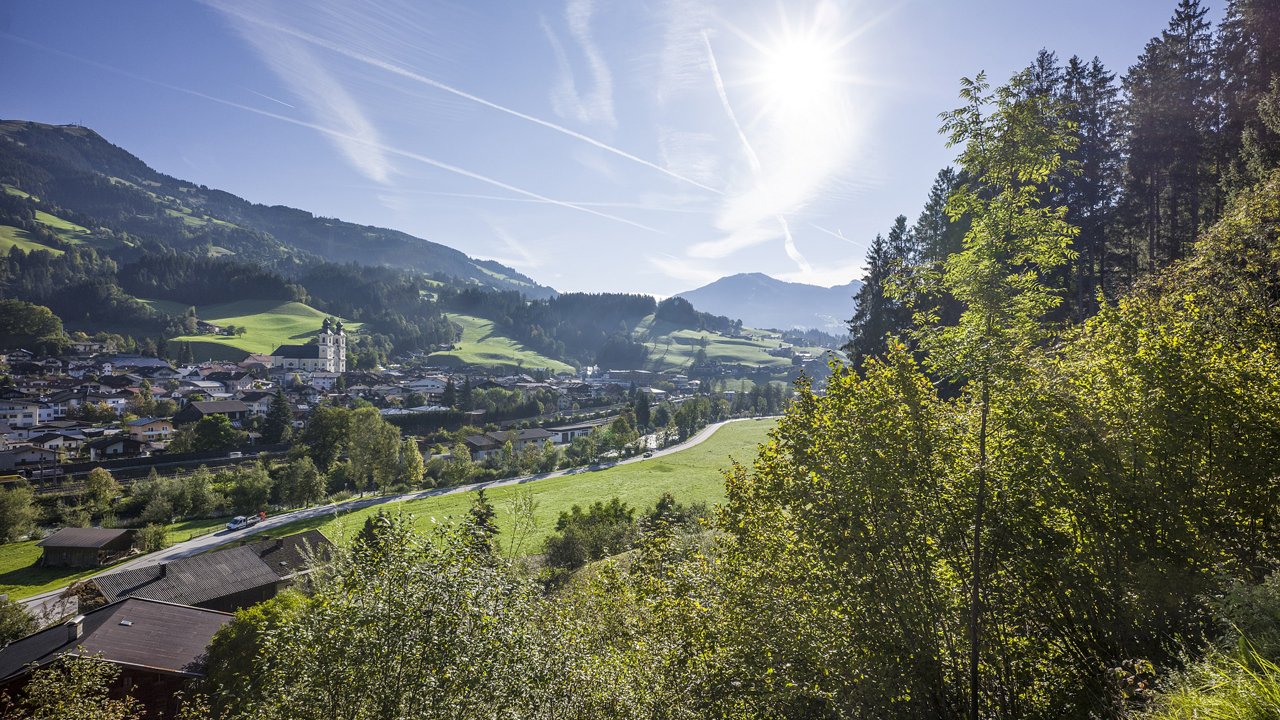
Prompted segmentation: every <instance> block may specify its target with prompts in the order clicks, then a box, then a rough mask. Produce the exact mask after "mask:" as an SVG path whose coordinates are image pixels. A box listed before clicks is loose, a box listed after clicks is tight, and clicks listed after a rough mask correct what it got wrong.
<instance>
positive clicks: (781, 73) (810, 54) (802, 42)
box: [758, 32, 843, 110]
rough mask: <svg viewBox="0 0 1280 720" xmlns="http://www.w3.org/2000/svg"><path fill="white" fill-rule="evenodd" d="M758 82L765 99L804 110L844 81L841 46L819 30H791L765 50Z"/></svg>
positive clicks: (793, 108)
mask: <svg viewBox="0 0 1280 720" xmlns="http://www.w3.org/2000/svg"><path fill="white" fill-rule="evenodd" d="M761 65H762V67H761V68H760V72H759V78H758V82H759V84H760V86H761V91H762V93H763V95H764V100H765V101H766V102H767V103H769V104H770V105H777V106H781V108H782V109H791V110H803V109H805V108H810V107H812V106H813V105H814V104H815V103H817V102H820V101H821V100H822V99H823V98H826V97H829V96H830V94H831V93H836V92H839V91H840V87H839V86H840V84H841V83H842V82H843V73H842V72H841V62H840V55H839V48H838V47H837V45H836V43H834V42H833V41H832V40H831V39H829V38H824V37H822V36H820V35H818V34H816V33H808V32H806V33H792V34H788V35H787V36H784V37H782V38H779V39H778V40H777V41H776V42H775V43H774V44H773V45H772V46H771V47H767V48H765V49H764V52H763V57H762V58H761Z"/></svg>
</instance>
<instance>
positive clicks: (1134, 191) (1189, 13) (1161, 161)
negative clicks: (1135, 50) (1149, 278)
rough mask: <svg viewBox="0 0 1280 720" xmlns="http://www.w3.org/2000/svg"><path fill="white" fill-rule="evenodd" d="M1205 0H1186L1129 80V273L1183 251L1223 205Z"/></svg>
mask: <svg viewBox="0 0 1280 720" xmlns="http://www.w3.org/2000/svg"><path fill="white" fill-rule="evenodd" d="M1205 13H1206V10H1205V9H1204V8H1203V7H1201V6H1200V3H1199V0H1181V2H1180V3H1179V4H1178V7H1177V9H1176V10H1175V11H1174V16H1173V19H1172V20H1170V22H1169V27H1168V28H1167V29H1166V30H1165V31H1164V32H1162V33H1161V35H1160V37H1158V38H1154V39H1152V40H1151V41H1150V42H1149V43H1147V47H1146V50H1145V51H1144V52H1143V54H1142V56H1141V57H1139V59H1138V63H1137V64H1136V65H1135V66H1133V67H1132V68H1130V69H1129V75H1128V76H1127V77H1126V78H1125V83H1124V85H1125V92H1126V94H1127V96H1128V105H1127V119H1126V125H1127V138H1126V155H1127V157H1128V165H1127V168H1126V177H1125V209H1126V213H1127V221H1128V225H1129V227H1128V229H1127V232H1128V234H1129V240H1130V245H1129V247H1128V252H1129V254H1130V258H1129V263H1128V264H1129V272H1130V274H1131V275H1134V274H1136V271H1137V269H1138V267H1139V265H1140V263H1139V259H1138V258H1139V255H1141V257H1142V263H1141V266H1142V267H1144V268H1145V269H1147V270H1153V269H1157V268H1161V267H1164V266H1165V265H1167V264H1168V263H1170V262H1172V261H1174V260H1177V259H1178V258H1180V257H1182V256H1183V255H1184V254H1185V252H1186V250H1187V249H1188V248H1189V247H1190V246H1191V244H1192V242H1193V241H1194V240H1195V237H1196V234H1197V233H1198V232H1199V231H1200V229H1201V228H1202V227H1203V226H1204V225H1206V224H1207V223H1208V222H1210V221H1212V220H1213V219H1214V217H1215V215H1216V213H1217V208H1218V206H1219V205H1220V201H1219V198H1218V191H1217V177H1216V175H1215V171H1214V169H1213V165H1212V160H1213V154H1214V153H1213V149H1212V148H1213V143H1214V139H1213V132H1214V128H1215V126H1216V109H1215V107H1214V105H1213V102H1212V82H1211V79H1212V78H1211V75H1212V70H1213V65H1212V59H1213V43H1212V40H1213V38H1212V35H1211V33H1210V28H1209V23H1208V21H1207V20H1205V19H1204V17H1205Z"/></svg>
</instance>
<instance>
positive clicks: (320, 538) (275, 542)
mask: <svg viewBox="0 0 1280 720" xmlns="http://www.w3.org/2000/svg"><path fill="white" fill-rule="evenodd" d="M246 547H248V548H250V549H251V550H253V551H254V552H255V553H257V555H258V557H260V558H261V559H262V561H263V562H264V563H266V564H267V567H269V568H271V570H272V572H274V573H275V574H276V575H279V576H280V577H288V576H290V575H293V574H294V573H296V572H298V571H300V570H304V569H306V566H307V557H306V555H307V549H308V548H310V552H311V555H312V556H313V557H315V558H317V559H321V560H325V559H328V557H329V554H330V551H331V550H332V548H333V543H331V542H329V538H327V537H325V536H324V533H322V532H320V531H319V530H308V531H306V532H304V533H298V534H297V535H290V536H288V537H283V538H278V539H268V540H259V541H258V542H255V543H249V544H248V545H247V546H246Z"/></svg>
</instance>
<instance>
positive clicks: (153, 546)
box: [133, 523, 169, 553]
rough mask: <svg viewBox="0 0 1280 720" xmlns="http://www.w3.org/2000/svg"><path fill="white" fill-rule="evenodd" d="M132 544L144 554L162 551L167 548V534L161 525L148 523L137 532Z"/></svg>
mask: <svg viewBox="0 0 1280 720" xmlns="http://www.w3.org/2000/svg"><path fill="white" fill-rule="evenodd" d="M133 544H134V547H136V548H138V549H139V550H141V551H142V552H144V553H149V552H156V551H157V550H163V549H165V548H166V547H168V546H169V533H168V531H167V530H166V529H165V527H164V526H163V525H157V524H155V523H148V524H147V525H146V526H144V527H143V528H142V529H141V530H138V532H137V534H136V536H135V537H134V540H133Z"/></svg>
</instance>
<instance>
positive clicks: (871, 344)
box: [843, 235, 889, 366]
mask: <svg viewBox="0 0 1280 720" xmlns="http://www.w3.org/2000/svg"><path fill="white" fill-rule="evenodd" d="M888 274H889V247H888V243H886V242H885V240H884V237H883V236H881V235H876V239H875V240H873V241H872V242H871V247H870V248H868V249H867V269H866V274H864V275H863V276H862V288H861V289H859V290H858V294H857V295H855V296H854V298H853V299H854V301H855V302H856V303H857V308H856V309H855V310H854V312H853V318H851V319H850V320H849V342H847V343H845V345H844V348H843V350H844V351H845V353H846V354H847V355H848V356H849V360H850V361H851V362H852V363H853V364H854V365H855V366H857V365H861V364H862V360H863V358H866V357H869V356H871V355H874V354H875V353H876V352H877V351H878V350H879V349H880V347H881V346H882V345H883V344H884V331H885V325H884V320H885V317H886V315H887V313H886V310H885V303H886V298H885V296H884V282H885V279H886V278H887V277H888Z"/></svg>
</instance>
